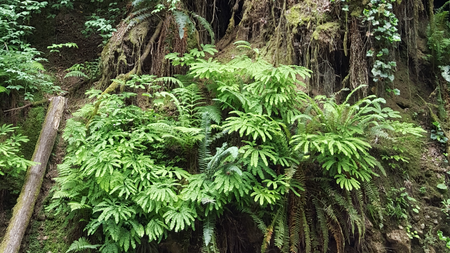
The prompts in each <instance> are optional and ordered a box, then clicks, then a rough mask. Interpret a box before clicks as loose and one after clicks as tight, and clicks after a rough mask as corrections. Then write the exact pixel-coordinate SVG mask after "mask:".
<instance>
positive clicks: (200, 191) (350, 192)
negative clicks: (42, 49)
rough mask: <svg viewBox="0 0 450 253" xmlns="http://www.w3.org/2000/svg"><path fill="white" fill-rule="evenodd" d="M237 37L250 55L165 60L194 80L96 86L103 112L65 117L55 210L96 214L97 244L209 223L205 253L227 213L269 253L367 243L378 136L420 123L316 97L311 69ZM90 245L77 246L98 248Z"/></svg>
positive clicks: (405, 131) (120, 243)
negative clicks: (244, 222) (115, 88)
mask: <svg viewBox="0 0 450 253" xmlns="http://www.w3.org/2000/svg"><path fill="white" fill-rule="evenodd" d="M238 45H239V46H240V48H242V49H243V50H244V51H245V50H250V51H248V52H251V53H247V54H244V52H243V54H242V55H241V56H238V57H235V59H233V60H231V61H230V62H228V63H221V62H219V61H217V60H214V59H213V58H211V57H207V56H211V55H213V54H214V53H215V52H216V50H215V48H214V46H211V45H203V46H202V50H198V49H193V50H191V51H190V52H189V53H187V54H184V55H179V54H177V53H173V54H169V55H167V56H166V58H167V59H170V60H171V61H172V64H173V65H181V66H187V67H188V68H189V71H188V73H187V74H186V75H183V76H178V77H177V78H156V77H155V76H149V75H142V76H134V77H133V78H131V79H130V80H129V81H126V82H125V81H122V84H123V85H124V87H126V86H128V88H126V89H125V90H124V91H123V92H120V93H118V94H102V93H101V91H99V90H91V91H89V92H88V94H89V95H90V97H91V98H96V99H97V103H99V106H98V110H97V109H95V108H96V105H94V104H87V105H85V106H84V107H83V108H82V109H80V110H79V111H78V112H76V113H74V114H73V116H74V117H73V118H72V119H70V120H68V121H67V126H66V129H65V131H64V134H63V138H64V139H65V140H66V142H67V145H68V146H67V155H66V158H65V160H64V163H63V164H61V165H60V166H59V172H60V177H59V178H57V179H56V180H57V188H56V189H55V192H54V195H53V202H52V204H51V205H50V206H49V207H48V209H49V210H56V212H57V213H67V214H68V215H69V216H68V217H69V218H74V217H78V218H80V217H82V218H83V219H85V220H87V222H88V223H87V225H86V227H85V231H86V235H87V236H89V237H91V238H96V240H97V241H100V242H101V243H100V244H99V245H94V246H95V247H97V248H98V249H99V250H100V251H101V252H128V251H131V250H136V249H138V248H140V247H147V246H148V245H149V244H152V243H155V242H161V241H162V240H163V239H164V238H166V237H167V236H168V234H170V233H174V232H175V233H176V232H182V231H189V230H192V229H203V244H204V245H203V250H205V251H208V252H209V251H211V252H218V246H217V245H218V244H217V240H216V238H217V236H218V234H217V233H216V231H215V228H216V223H217V221H218V219H220V218H222V217H223V216H224V215H227V212H230V210H239V212H241V213H246V214H248V215H249V216H250V217H252V218H253V220H254V221H255V222H256V224H257V225H258V227H259V228H260V229H261V232H262V234H263V235H264V240H263V242H262V245H261V251H262V252H265V250H266V249H267V248H269V247H272V246H273V245H274V246H276V247H278V248H279V249H281V250H282V251H283V252H289V251H295V250H297V249H299V248H304V249H306V251H307V252H312V251H313V250H320V251H322V252H327V250H328V244H329V242H330V239H329V237H330V236H333V238H334V241H335V242H336V246H337V248H338V252H343V247H344V245H345V241H346V240H348V239H349V238H356V239H358V241H361V239H362V238H363V237H364V232H365V222H364V219H365V215H366V210H365V207H364V203H365V202H368V203H369V204H372V206H376V203H375V202H377V201H379V199H378V198H377V191H376V190H374V187H372V184H371V180H372V178H373V177H377V176H379V174H384V169H383V168H382V166H381V164H380V163H379V162H378V158H377V157H375V156H374V155H373V154H372V153H371V149H372V145H371V140H373V139H375V138H392V139H394V138H396V136H403V135H409V136H415V137H420V136H421V134H422V132H423V131H422V130H421V128H419V127H415V126H413V125H412V124H406V123H401V122H399V121H394V120H395V119H396V118H400V116H399V114H398V113H397V112H395V111H393V110H392V109H390V108H387V107H383V104H384V103H385V100H384V99H382V98H377V97H375V96H368V97H364V98H362V99H360V100H357V101H356V102H354V103H350V101H351V99H353V96H352V95H353V94H354V92H355V91H356V90H354V91H352V92H350V93H348V94H345V93H344V92H345V91H342V92H343V93H344V96H343V97H345V99H343V101H342V102H340V103H339V102H338V101H337V100H338V99H337V98H336V97H331V98H330V97H325V96H318V97H314V98H312V97H310V96H308V95H307V94H306V93H304V92H303V91H301V89H300V88H299V87H301V86H304V85H305V84H304V83H303V82H301V81H299V80H298V77H302V78H303V79H305V78H307V77H308V76H310V71H309V70H308V69H306V68H304V67H301V66H294V65H280V66H278V67H274V66H273V65H271V64H269V63H268V62H267V61H265V60H264V59H262V58H261V57H260V56H259V50H258V49H256V48H252V47H251V45H250V44H248V43H247V42H239V43H238ZM248 55H251V56H252V57H249V56H248ZM144 87H145V88H147V90H148V91H151V92H149V94H147V96H148V97H149V102H150V103H151V104H153V106H152V107H151V109H148V110H143V109H141V108H140V107H137V106H135V105H132V104H130V101H133V98H134V97H135V96H137V94H136V93H134V92H130V91H132V90H134V89H136V88H144ZM93 112H94V113H95V114H93ZM366 198H367V199H368V200H365V199H366ZM346 221H349V222H346ZM199 224H201V225H199ZM80 242H83V243H82V244H81V243H80ZM86 242H87V240H84V239H82V240H81V239H80V240H78V241H76V242H75V243H76V245H79V246H80V248H83V247H84V246H86V247H91V248H92V247H94V246H92V245H90V244H88V243H86ZM76 245H73V247H71V248H74V249H75V248H77V247H78V246H76ZM146 245H147V246H146Z"/></svg>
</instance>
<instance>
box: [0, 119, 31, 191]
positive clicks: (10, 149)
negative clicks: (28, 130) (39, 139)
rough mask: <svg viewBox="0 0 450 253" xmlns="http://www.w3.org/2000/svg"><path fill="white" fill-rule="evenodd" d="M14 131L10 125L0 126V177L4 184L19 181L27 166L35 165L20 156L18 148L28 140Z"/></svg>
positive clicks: (14, 128)
mask: <svg viewBox="0 0 450 253" xmlns="http://www.w3.org/2000/svg"><path fill="white" fill-rule="evenodd" d="M16 129H17V127H13V126H12V125H1V126H0V177H3V179H2V180H5V182H8V181H10V182H13V181H14V180H20V176H22V175H23V173H24V172H25V171H26V170H27V168H28V166H31V165H34V164H35V163H33V162H31V161H28V160H26V159H24V158H23V157H21V156H20V152H19V151H20V146H21V145H22V144H23V143H26V142H28V138H27V137H25V136H22V135H20V134H14V130H16ZM7 189H8V188H7ZM9 190H13V189H9Z"/></svg>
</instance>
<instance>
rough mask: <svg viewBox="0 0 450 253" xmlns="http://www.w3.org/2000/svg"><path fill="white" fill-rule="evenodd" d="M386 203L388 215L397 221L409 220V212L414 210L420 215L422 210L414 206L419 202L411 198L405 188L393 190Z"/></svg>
mask: <svg viewBox="0 0 450 253" xmlns="http://www.w3.org/2000/svg"><path fill="white" fill-rule="evenodd" d="M386 201H387V203H386V208H385V212H386V214H387V215H388V216H391V217H394V218H396V219H397V220H403V219H407V218H408V211H409V210H412V211H413V212H414V213H419V210H420V207H419V206H418V205H416V204H414V203H415V202H417V200H416V199H415V198H413V197H411V196H409V194H408V193H407V192H406V190H405V188H404V187H402V188H399V189H397V188H391V190H390V191H389V193H388V195H387V199H386Z"/></svg>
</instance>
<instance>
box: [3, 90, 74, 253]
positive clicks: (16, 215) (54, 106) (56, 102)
mask: <svg viewBox="0 0 450 253" xmlns="http://www.w3.org/2000/svg"><path fill="white" fill-rule="evenodd" d="M65 104H66V98H64V97H54V98H52V100H51V103H50V106H49V109H48V111H47V116H46V118H45V122H44V125H43V127H42V130H41V134H40V136H39V140H38V142H37V143H36V148H35V150H34V154H33V158H32V161H33V162H36V165H34V166H31V167H30V168H29V169H28V172H27V175H26V178H25V184H24V185H23V188H22V191H21V193H20V196H19V198H18V199H17V204H16V205H15V207H14V212H13V217H12V218H11V220H10V223H9V226H8V228H7V230H6V235H5V237H4V238H3V242H2V244H1V245H0V253H17V252H18V251H19V248H20V244H21V241H22V238H23V235H24V233H25V230H26V228H27V226H28V223H29V221H30V218H31V214H32V213H33V210H34V204H35V202H36V199H37V197H38V195H39V192H40V189H41V185H42V180H43V178H44V174H45V169H46V167H47V162H48V159H49V157H50V154H51V152H52V149H53V145H54V143H55V139H56V134H57V131H58V128H59V122H60V121H61V118H62V114H63V111H64V107H65Z"/></svg>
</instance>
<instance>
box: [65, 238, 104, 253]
mask: <svg viewBox="0 0 450 253" xmlns="http://www.w3.org/2000/svg"><path fill="white" fill-rule="evenodd" d="M100 246H101V245H100V244H95V245H92V244H91V243H90V242H89V241H88V240H87V239H86V238H84V237H81V238H80V239H78V240H76V241H74V242H73V243H72V244H70V247H69V249H68V250H67V251H66V253H68V252H81V251H85V250H87V249H97V248H98V247H100Z"/></svg>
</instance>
